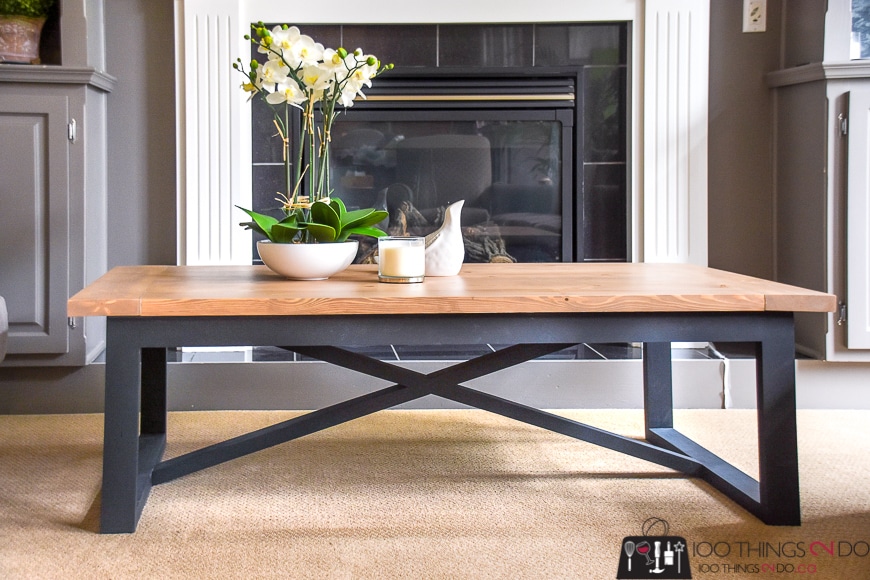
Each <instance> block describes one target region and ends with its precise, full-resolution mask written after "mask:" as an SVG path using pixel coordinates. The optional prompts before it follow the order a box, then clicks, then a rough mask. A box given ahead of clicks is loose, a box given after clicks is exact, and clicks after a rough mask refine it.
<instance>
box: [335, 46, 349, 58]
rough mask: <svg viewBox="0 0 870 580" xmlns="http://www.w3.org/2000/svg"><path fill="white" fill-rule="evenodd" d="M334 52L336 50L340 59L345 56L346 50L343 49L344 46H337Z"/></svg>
mask: <svg viewBox="0 0 870 580" xmlns="http://www.w3.org/2000/svg"><path fill="white" fill-rule="evenodd" d="M335 52H337V53H338V56H340V57H341V58H342V59H345V58H347V50H345V49H344V48H342V47H338V49H336V51H335Z"/></svg>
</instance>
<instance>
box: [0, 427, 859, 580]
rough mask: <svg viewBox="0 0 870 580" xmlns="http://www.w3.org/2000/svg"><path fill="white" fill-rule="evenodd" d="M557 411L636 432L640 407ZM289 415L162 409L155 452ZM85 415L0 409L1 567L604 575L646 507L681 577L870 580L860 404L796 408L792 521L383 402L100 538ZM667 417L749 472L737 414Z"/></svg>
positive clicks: (170, 573)
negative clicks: (797, 463) (664, 532)
mask: <svg viewBox="0 0 870 580" xmlns="http://www.w3.org/2000/svg"><path fill="white" fill-rule="evenodd" d="M564 414H565V415H568V416H571V417H572V418H576V419H579V420H582V421H585V422H589V423H591V424H593V425H597V426H601V427H603V428H607V429H610V430H614V431H617V432H620V433H624V434H627V435H631V436H637V435H639V434H640V433H641V430H642V415H641V414H640V412H639V411H613V410H610V411H572V412H565V413H564ZM291 415H293V414H292V413H276V412H204V413H201V412H196V413H194V412H189V413H174V414H172V415H171V418H170V437H169V439H170V442H169V446H168V450H167V456H173V455H177V454H179V453H181V452H185V451H188V450H192V449H194V448H197V447H200V446H202V445H206V444H209V443H212V442H214V441H218V440H221V439H223V438H226V437H230V436H233V435H236V434H240V433H243V432H246V431H249V430H251V429H254V428H258V427H261V426H265V425H268V424H271V423H274V422H277V421H279V420H283V419H285V418H287V417H289V416H291ZM101 422H102V417H101V416H99V415H64V416H0V578H3V579H11V578H146V577H150V578H512V579H516V578H584V579H585V578H591V579H597V578H615V577H616V569H617V565H618V561H619V555H620V547H621V544H622V539H623V538H624V537H625V536H631V535H640V533H641V530H640V528H641V525H642V522H643V521H644V520H646V519H647V518H649V517H651V516H657V517H660V518H663V519H665V520H667V521H668V522H669V523H670V534H671V535H679V536H683V537H685V538H686V540H687V542H688V544H689V555H690V564H691V567H692V572H693V575H694V577H695V578H758V577H774V578H792V577H803V578H825V579H827V578H831V579H867V578H870V554H868V552H870V412H860V411H801V412H800V414H799V437H800V458H801V484H802V485H801V489H802V498H803V518H804V525H803V526H801V527H768V526H764V525H762V524H761V523H759V522H758V521H757V520H756V519H754V518H753V517H752V516H750V515H749V514H747V513H746V512H745V511H743V510H742V509H740V508H739V507H736V506H735V505H734V504H732V503H731V502H730V501H728V500H726V499H725V498H723V497H722V496H721V495H720V494H719V493H718V492H716V491H714V490H712V489H711V488H710V487H709V486H707V485H706V484H704V483H702V482H698V481H697V480H693V479H687V478H684V477H682V476H680V475H678V474H674V473H672V472H670V471H669V470H667V469H664V468H660V467H658V466H655V465H652V464H649V463H646V462H644V461H640V460H635V459H632V458H628V457H624V456H621V455H619V454H617V453H614V452H611V451H607V450H604V449H601V448H598V447H594V446H592V445H589V444H586V443H582V442H578V441H574V440H571V439H568V438H565V437H562V436H559V435H555V434H550V433H547V432H544V431H541V430H538V429H536V428H533V427H528V426H525V425H522V424H518V423H515V422H513V421H510V420H507V419H502V418H499V417H496V416H493V415H490V414H487V413H484V412H482V411H386V412H381V413H378V414H376V415H374V416H372V417H368V418H365V419H361V420H358V421H355V422H353V423H350V424H345V425H343V426H340V427H337V428H334V429H332V430H328V431H325V432H322V433H319V434H316V435H313V436H310V437H307V438H304V439H301V440H299V441H296V442H293V443H289V444H284V445H280V446H278V447H274V448H272V449H269V450H266V451H263V452H260V453H258V454H255V455H252V456H248V457H245V458H242V459H239V460H236V461H233V462H230V463H226V464H224V465H221V466H218V467H216V468H212V469H209V470H206V471H202V472H199V473H196V474H194V475H191V476H188V477H186V478H182V479H180V480H176V481H174V482H170V483H168V484H165V485H162V486H158V487H156V488H155V489H154V490H153V492H152V494H151V498H150V500H149V502H148V504H147V505H146V507H145V511H144V514H143V516H142V520H141V521H140V524H139V529H138V531H137V532H136V533H135V534H132V535H115V536H101V535H98V534H97V533H96V531H97V521H98V510H99V486H100V459H101V458H100V454H101V447H102V445H101V436H102V423H101ZM676 424H677V427H678V428H679V429H681V430H682V431H683V432H685V433H686V434H688V435H690V436H692V437H695V438H696V439H698V440H699V441H701V442H702V443H704V444H706V445H707V446H708V447H710V448H711V449H713V450H714V451H716V452H718V453H719V454H720V455H722V456H724V457H725V458H727V459H728V460H730V461H732V462H735V463H736V464H738V465H739V466H741V467H743V468H744V469H746V470H747V471H749V472H753V471H754V467H753V466H754V464H755V461H756V460H755V445H754V432H753V429H754V413H753V412H750V411H709V410H707V411H678V412H677V414H676ZM814 542H817V543H815V544H814ZM759 543H761V549H762V550H763V551H759V549H758V547H759ZM832 543H833V551H834V555H830V554H828V553H826V552H825V550H824V549H822V546H826V547H830V546H831V545H832ZM714 546H715V549H716V551H717V552H718V553H719V554H720V555H716V554H715V553H714V554H709V550H710V548H711V547H714ZM747 546H748V547H752V549H753V550H754V551H753V552H751V553H749V554H746V553H745V549H746V547H747ZM810 548H812V551H814V552H816V555H813V554H812V553H811V551H810ZM726 551H727V554H726ZM741 551H744V553H743V554H742V555H741ZM777 552H779V556H777V555H776V553H777ZM846 552H849V554H847V553H846ZM702 555H704V556H706V557H702ZM777 565H778V566H780V568H779V572H777V568H776V566H777ZM789 566H791V568H790V569H789V568H788V567H789ZM738 569H739V570H741V572H734V570H738ZM771 570H773V571H771ZM798 572H806V573H800V574H799V573H798ZM810 572H814V573H810Z"/></svg>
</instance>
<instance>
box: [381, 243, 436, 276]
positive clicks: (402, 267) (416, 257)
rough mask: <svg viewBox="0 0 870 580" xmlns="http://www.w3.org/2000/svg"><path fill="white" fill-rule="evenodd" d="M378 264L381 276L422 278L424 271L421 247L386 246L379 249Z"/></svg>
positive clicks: (424, 258) (423, 254)
mask: <svg viewBox="0 0 870 580" xmlns="http://www.w3.org/2000/svg"><path fill="white" fill-rule="evenodd" d="M379 254H380V255H379V257H378V263H379V264H380V272H381V275H382V276H392V277H395V278H409V277H414V276H422V275H423V274H424V273H425V271H426V254H425V247H424V246H423V245H417V246H409V245H388V246H384V247H382V248H380V250H379Z"/></svg>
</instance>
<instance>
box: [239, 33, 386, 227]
mask: <svg viewBox="0 0 870 580" xmlns="http://www.w3.org/2000/svg"><path fill="white" fill-rule="evenodd" d="M252 29H253V30H254V34H255V37H252V36H251V35H245V38H246V39H248V40H250V41H251V42H253V43H254V44H256V45H257V52H258V53H260V54H262V55H265V58H266V60H265V62H259V61H258V60H257V59H252V60H251V62H250V66H249V67H248V68H246V67H245V66H244V64H243V63H242V60H241V59H237V60H236V62H235V63H233V68H235V69H236V70H238V71H240V72H242V73H243V74H244V75H245V77H246V80H245V82H244V83H243V84H242V89H244V90H245V91H246V92H248V93H249V94H250V98H254V97H260V98H262V99H263V100H264V101H265V102H266V104H267V105H269V107H271V109H272V112H273V116H274V123H275V127H276V128H277V130H278V134H277V136H278V137H279V138H280V139H281V141H282V144H283V153H284V178H285V185H286V190H285V191H283V192H278V196H279V197H278V198H277V200H278V201H279V202H281V204H282V210H283V212H284V219H282V220H278V219H276V218H274V217H272V216H269V215H264V214H260V213H257V212H254V211H252V210H248V209H245V208H241V207H240V208H239V209H241V210H242V211H244V212H245V213H247V214H248V216H250V218H251V219H252V220H253V221H250V222H244V223H242V224H241V225H242V226H244V227H246V228H250V229H252V230H254V231H257V232H259V233H261V234H263V235H264V236H266V237H267V238H268V239H269V240H271V241H273V242H285V243H286V242H303V243H314V242H343V241H346V240H347V239H348V237H349V236H350V235H352V234H358V235H366V236H373V237H381V236H384V235H386V234H385V233H384V232H383V231H382V230H380V229H379V228H377V227H375V224H377V223H379V222H381V221H383V220H384V219H385V218H386V217H387V212H385V211H379V210H375V209H372V208H369V209H358V210H354V211H348V210H347V208H346V207H345V205H344V203H343V202H342V201H341V200H340V199H339V198H337V197H336V198H333V197H331V194H332V189H331V188H330V184H329V177H330V175H329V143H330V139H331V131H332V124H333V123H334V122H335V119H336V116H337V115H338V114H339V113H340V112H341V111H342V110H343V109H344V108H347V107H352V106H353V104H354V101H355V100H356V99H357V98H362V99H364V98H365V94H364V93H363V88H364V87H370V86H371V85H372V79H373V78H375V77H376V76H377V75H378V74H380V73H382V72H383V71H385V70H389V69H392V68H393V65H392V64H388V65H381V63H380V61H379V60H378V59H377V58H376V57H375V56H373V55H367V54H364V53H363V51H362V49H359V48H358V49H356V50H355V51H353V52H352V53H350V52H348V51H347V50H345V49H344V48H337V49H332V48H324V47H323V45H322V44H320V43H319V42H315V41H314V39H313V38H311V37H310V36H307V35H305V34H301V33H300V32H299V29H298V28H297V27H295V26H288V25H286V24H285V25H282V26H276V27H274V28H272V30H269V29H268V28H267V27H266V26H265V25H264V24H263V23H262V22H258V23H257V24H255V25H252ZM291 107H295V108H297V109H299V110H300V111H301V119H302V122H301V126H302V130H301V133H300V135H299V148H298V152H297V153H298V154H297V158H296V163H295V164H292V163H291V161H290V139H289V135H288V130H289V129H290V113H291ZM316 109H319V111H320V119H319V120H318V119H317V118H316V117H315V110H316ZM306 152H307V165H305V166H304V167H303V162H304V161H305V157H306V156H305V153H306ZM293 167H295V172H293V170H292V169H293ZM306 174H307V175H308V181H307V191H306V192H305V193H303V192H302V191H300V189H301V187H302V184H303V178H304V176H305V175H306Z"/></svg>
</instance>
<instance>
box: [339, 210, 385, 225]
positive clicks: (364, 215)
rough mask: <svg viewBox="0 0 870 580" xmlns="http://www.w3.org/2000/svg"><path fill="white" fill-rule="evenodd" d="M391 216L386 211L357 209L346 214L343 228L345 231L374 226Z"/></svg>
mask: <svg viewBox="0 0 870 580" xmlns="http://www.w3.org/2000/svg"><path fill="white" fill-rule="evenodd" d="M389 215H390V214H388V213H387V212H385V211H382V210H375V209H372V208H368V209H356V210H354V211H349V212H347V214H345V216H344V220H343V223H342V227H343V228H344V229H347V228H358V227H365V226H373V225H375V224H377V223H380V222H382V221H383V220H385V219H387V217H389Z"/></svg>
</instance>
